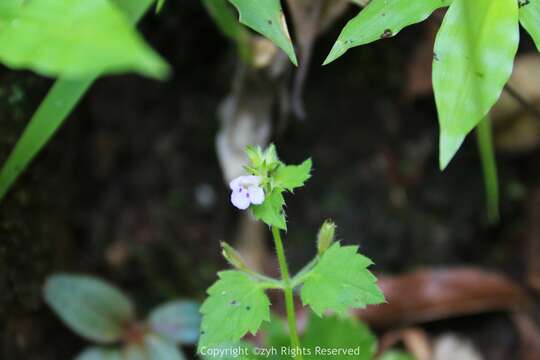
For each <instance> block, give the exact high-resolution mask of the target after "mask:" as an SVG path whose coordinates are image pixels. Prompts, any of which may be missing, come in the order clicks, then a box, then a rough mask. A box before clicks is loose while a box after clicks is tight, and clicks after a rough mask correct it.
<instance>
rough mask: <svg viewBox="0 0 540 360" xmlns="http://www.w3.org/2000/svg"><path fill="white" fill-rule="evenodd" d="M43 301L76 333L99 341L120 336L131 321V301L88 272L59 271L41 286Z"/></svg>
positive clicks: (132, 313)
mask: <svg viewBox="0 0 540 360" xmlns="http://www.w3.org/2000/svg"><path fill="white" fill-rule="evenodd" d="M44 296H45V301H46V302H47V304H49V306H50V307H51V308H52V309H53V310H54V311H55V312H56V314H57V315H58V316H59V317H60V318H61V319H62V320H63V321H64V323H65V324H66V325H67V326H69V327H70V328H71V329H72V330H73V331H75V332H76V333H78V334H79V335H81V336H83V337H85V338H87V339H89V340H93V341H96V342H100V343H111V342H114V341H118V340H120V339H121V337H122V335H123V332H124V328H125V326H126V325H127V324H129V323H130V322H132V321H134V318H135V310H134V307H133V304H132V303H131V301H130V300H129V299H128V298H126V297H125V296H124V294H122V293H121V292H120V291H119V290H118V289H116V288H114V287H112V286H110V285H109V284H106V283H104V282H103V281H101V280H98V279H96V278H93V277H89V276H80V275H66V274H58V275H53V276H51V277H50V278H49V279H48V280H47V283H46V284H45V288H44Z"/></svg>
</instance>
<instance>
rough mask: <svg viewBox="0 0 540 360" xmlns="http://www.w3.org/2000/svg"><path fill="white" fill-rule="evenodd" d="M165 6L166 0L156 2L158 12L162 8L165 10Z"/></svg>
mask: <svg viewBox="0 0 540 360" xmlns="http://www.w3.org/2000/svg"><path fill="white" fill-rule="evenodd" d="M163 6H165V0H157V2H156V13H157V14H159V13H160V12H161V10H163Z"/></svg>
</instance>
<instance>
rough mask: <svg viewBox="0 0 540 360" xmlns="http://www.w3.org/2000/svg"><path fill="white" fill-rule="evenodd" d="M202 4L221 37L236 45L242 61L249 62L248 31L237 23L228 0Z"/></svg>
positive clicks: (210, 1) (206, 1) (207, 1)
mask: <svg viewBox="0 0 540 360" xmlns="http://www.w3.org/2000/svg"><path fill="white" fill-rule="evenodd" d="M203 4H204V6H205V7H206V10H207V11H208V13H209V14H210V16H211V17H212V19H214V22H215V23H216V25H217V27H218V28H219V29H220V30H221V32H222V33H223V35H225V36H226V37H228V38H229V39H231V40H232V41H234V42H235V43H236V46H237V47H238V52H239V54H240V56H241V57H242V59H243V60H244V61H246V62H248V63H249V62H251V48H250V46H249V34H248V31H247V30H246V28H245V27H243V26H242V25H241V24H240V22H239V21H238V18H237V17H236V14H235V13H234V10H233V8H232V6H231V5H230V4H229V2H228V0H203Z"/></svg>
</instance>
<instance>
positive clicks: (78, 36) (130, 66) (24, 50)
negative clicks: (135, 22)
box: [0, 0, 168, 79]
mask: <svg viewBox="0 0 540 360" xmlns="http://www.w3.org/2000/svg"><path fill="white" fill-rule="evenodd" d="M2 1H7V2H8V3H12V4H14V3H17V5H12V6H10V9H11V11H9V12H8V15H7V16H5V13H4V12H0V23H2V31H0V61H1V62H2V63H4V64H6V65H7V66H9V67H11V68H13V69H32V70H33V71H35V72H37V73H39V74H42V75H46V76H52V77H57V76H59V77H63V78H69V79H78V78H81V77H85V76H88V75H91V74H95V73H108V74H116V73H124V72H127V71H136V72H138V73H140V74H142V75H147V76H151V77H155V78H164V77H165V76H166V75H167V73H168V66H167V64H166V63H165V62H164V61H163V60H162V59H161V57H160V56H159V55H157V54H156V53H155V52H154V51H153V50H151V49H150V48H149V47H148V46H147V45H146V44H145V42H144V41H143V40H142V38H141V37H140V36H139V35H138V34H137V32H136V31H135V30H134V29H133V27H132V26H131V25H130V23H129V21H128V20H127V19H126V17H125V16H124V15H123V14H122V13H121V11H119V9H118V8H116V7H115V6H113V5H111V3H110V2H109V1H108V0H78V1H72V0H32V1H25V2H22V4H18V3H19V1H18V0H2ZM2 14H4V16H2ZM44 44H46V46H44Z"/></svg>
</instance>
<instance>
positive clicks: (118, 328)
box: [44, 274, 200, 360]
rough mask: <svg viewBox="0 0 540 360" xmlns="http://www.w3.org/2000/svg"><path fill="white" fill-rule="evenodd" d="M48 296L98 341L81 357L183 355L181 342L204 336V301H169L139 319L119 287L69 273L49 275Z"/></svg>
mask: <svg viewBox="0 0 540 360" xmlns="http://www.w3.org/2000/svg"><path fill="white" fill-rule="evenodd" d="M44 298H45V301H46V302H47V304H48V305H49V306H50V307H51V308H52V309H53V310H54V312H55V313H56V314H57V315H58V316H59V317H60V318H61V319H62V320H63V322H64V323H65V324H66V325H67V326H68V327H69V328H71V329H72V330H73V331H74V332H76V333H77V334H79V335H80V336H82V337H84V338H85V339H87V340H89V341H92V342H94V343H97V344H99V346H92V347H90V348H88V349H87V350H85V351H83V352H82V353H81V354H80V355H79V356H77V358H76V359H77V360H113V359H126V360H142V359H152V360H154V359H155V360H160V359H163V360H180V359H183V358H184V355H183V354H182V352H181V351H180V350H179V349H178V347H177V345H189V344H193V343H195V342H196V341H197V339H198V336H199V325H200V316H199V313H198V308H199V307H198V304H196V303H194V302H192V301H172V302H168V303H165V304H163V305H160V306H158V307H157V308H156V309H154V310H153V311H152V312H151V313H150V315H149V316H148V317H147V319H146V320H145V321H138V320H137V318H136V313H135V306H134V305H133V303H132V302H131V300H130V299H129V298H128V297H126V296H125V295H124V294H123V293H122V292H121V291H120V290H118V289H116V288H115V287H113V286H111V285H109V284H107V283H105V282H103V281H101V280H99V279H96V278H93V277H90V276H82V275H69V274H56V275H53V276H51V277H49V278H48V280H47V282H46V284H45V287H44ZM118 343H121V344H122V346H118V345H116V344H118Z"/></svg>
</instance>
